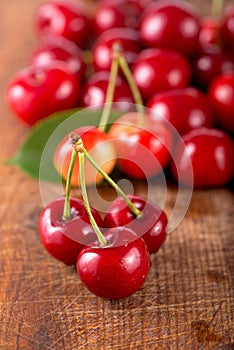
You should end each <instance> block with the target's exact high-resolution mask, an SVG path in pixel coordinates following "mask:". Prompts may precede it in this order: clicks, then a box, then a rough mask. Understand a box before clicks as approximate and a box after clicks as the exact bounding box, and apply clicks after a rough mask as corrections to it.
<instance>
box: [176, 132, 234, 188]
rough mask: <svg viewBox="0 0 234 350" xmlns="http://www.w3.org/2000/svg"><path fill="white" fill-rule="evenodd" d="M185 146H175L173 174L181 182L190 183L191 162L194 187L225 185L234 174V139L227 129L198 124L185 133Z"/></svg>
mask: <svg viewBox="0 0 234 350" xmlns="http://www.w3.org/2000/svg"><path fill="white" fill-rule="evenodd" d="M183 141H184V144H185V147H182V144H179V146H178V147H175V153H174V157H173V160H174V162H173V164H172V167H171V171H172V174H173V176H174V178H175V179H177V180H178V172H179V173H180V178H179V181H180V182H181V184H185V185H189V186H191V185H192V184H191V181H190V180H189V179H190V176H189V177H188V171H190V170H189V167H190V162H192V167H193V173H194V179H193V181H194V184H193V186H194V187H195V188H198V187H199V188H204V187H213V186H223V185H225V184H227V183H228V182H229V181H230V180H231V179H232V176H233V164H234V152H233V150H234V149H233V141H232V139H231V138H230V136H228V135H227V134H226V133H225V132H223V131H221V130H218V129H212V128H210V129H209V128H205V127H202V128H199V129H195V130H192V131H190V132H188V133H187V134H185V135H184V136H183Z"/></svg>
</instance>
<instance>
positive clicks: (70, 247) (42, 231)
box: [38, 197, 103, 265]
mask: <svg viewBox="0 0 234 350" xmlns="http://www.w3.org/2000/svg"><path fill="white" fill-rule="evenodd" d="M64 203H65V198H64V197H60V198H57V199H55V200H53V201H52V202H50V203H49V204H48V205H47V206H46V207H45V208H44V209H43V211H42V212H41V215H40V218H39V224H38V229H39V236H40V239H41V242H42V244H43V246H44V247H45V249H46V250H47V251H48V253H49V254H50V255H52V256H53V257H54V258H55V259H57V260H60V261H62V262H63V263H64V264H66V265H74V264H75V263H76V261H77V256H78V253H79V252H80V251H81V249H82V248H84V246H86V245H87V244H89V243H91V242H93V241H94V240H96V235H95V232H94V230H93V228H92V226H91V223H90V220H89V217H88V215H87V212H86V209H85V206H84V203H83V201H82V200H80V199H77V198H73V197H71V198H70V207H71V217H70V219H65V218H64V217H63V210H64ZM91 210H92V214H93V216H94V218H95V221H96V222H97V224H98V225H99V226H100V227H103V221H102V219H101V216H100V214H99V213H98V211H97V210H95V209H94V208H91Z"/></svg>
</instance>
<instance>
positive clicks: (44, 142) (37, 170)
mask: <svg viewBox="0 0 234 350" xmlns="http://www.w3.org/2000/svg"><path fill="white" fill-rule="evenodd" d="M101 112H102V111H101V110H91V109H79V110H78V109H72V110H65V111H61V112H59V113H56V114H53V115H51V116H49V117H48V118H45V119H43V120H42V121H40V122H38V123H37V124H36V125H34V126H33V127H32V128H31V129H30V132H29V134H28V137H27V139H26V140H25V141H24V142H23V144H22V145H21V147H20V148H19V150H18V152H17V153H16V155H15V156H14V157H13V158H11V159H9V160H8V161H7V163H8V164H14V165H16V166H18V167H19V168H21V169H22V170H23V171H24V172H26V173H28V174H29V175H30V176H31V177H32V178H34V179H40V180H43V181H48V182H61V176H60V175H59V174H58V173H57V172H56V170H55V168H54V165H53V155H54V151H55V149H56V147H57V145H58V143H59V142H60V141H61V140H62V139H63V138H64V137H65V136H66V135H67V134H68V133H69V132H70V131H72V130H74V129H75V128H77V127H80V126H85V125H94V126H95V125H98V123H99V120H100V117H101ZM121 114H123V113H122V112H119V111H115V110H112V112H111V116H110V123H113V121H115V120H116V119H117V118H119V117H120V115H121Z"/></svg>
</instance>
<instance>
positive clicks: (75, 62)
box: [30, 36, 85, 80]
mask: <svg viewBox="0 0 234 350" xmlns="http://www.w3.org/2000/svg"><path fill="white" fill-rule="evenodd" d="M57 60H59V61H63V62H66V63H67V65H68V67H69V69H70V71H71V72H72V73H74V74H75V75H76V76H79V79H80V80H81V79H82V78H83V77H84V73H85V63H84V59H83V54H82V51H81V50H80V49H79V48H78V46H76V44H74V43H73V42H72V41H70V40H67V39H65V38H63V37H54V36H53V37H45V38H44V39H43V41H42V42H41V43H40V44H39V46H38V47H37V48H36V49H35V50H34V51H33V53H32V55H31V58H30V64H31V65H34V66H43V67H46V66H48V65H50V64H51V62H54V61H57Z"/></svg>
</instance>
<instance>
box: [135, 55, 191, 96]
mask: <svg viewBox="0 0 234 350" xmlns="http://www.w3.org/2000/svg"><path fill="white" fill-rule="evenodd" d="M132 70H133V76H134V78H135V81H136V83H137V85H138V87H139V89H140V92H141V94H142V97H143V98H144V99H149V98H150V97H151V96H153V95H154V94H155V93H157V92H160V91H165V90H172V89H180V88H185V87H187V86H188V84H189V81H190V76H191V68H190V64H189V62H188V60H187V59H186V58H185V57H184V56H183V55H181V54H180V53H178V52H175V51H172V50H163V49H162V50H161V49H146V50H143V51H142V52H141V53H140V54H139V55H138V57H137V58H136V60H135V62H134V64H133V67H132Z"/></svg>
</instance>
